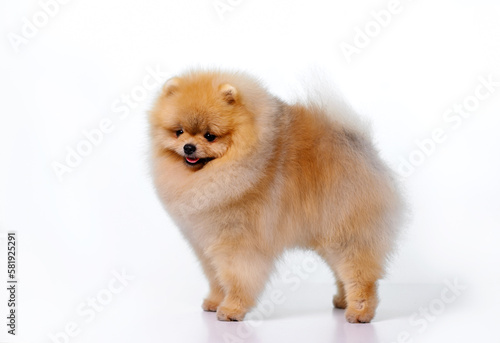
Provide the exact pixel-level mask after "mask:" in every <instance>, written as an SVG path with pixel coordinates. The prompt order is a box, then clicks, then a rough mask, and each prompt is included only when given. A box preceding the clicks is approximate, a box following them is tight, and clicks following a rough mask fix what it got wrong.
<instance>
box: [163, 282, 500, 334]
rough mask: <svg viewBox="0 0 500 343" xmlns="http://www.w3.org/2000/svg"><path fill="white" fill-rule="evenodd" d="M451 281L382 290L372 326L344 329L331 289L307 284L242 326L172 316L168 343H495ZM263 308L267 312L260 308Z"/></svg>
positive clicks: (198, 315) (194, 315) (196, 315)
mask: <svg viewBox="0 0 500 343" xmlns="http://www.w3.org/2000/svg"><path fill="white" fill-rule="evenodd" d="M460 287H461V285H460V284H459V283H458V284H456V285H455V286H454V285H453V280H450V281H449V282H448V283H445V282H443V284H434V285H429V284H422V285H415V284H396V285H394V284H382V285H381V286H380V298H381V302H380V306H379V308H378V311H377V315H376V317H375V319H374V320H373V322H372V323H371V324H349V323H347V322H346V321H345V319H344V311H343V310H338V309H334V308H332V306H331V305H330V300H331V296H332V291H333V290H332V288H333V287H331V286H329V285H326V284H307V285H304V286H303V287H301V288H300V289H298V290H296V291H291V290H286V291H285V293H284V298H285V299H286V300H285V301H284V302H283V303H282V304H275V305H274V306H273V305H270V304H272V303H271V302H269V301H267V302H266V299H267V300H269V297H270V292H269V291H268V292H266V293H265V294H264V296H263V297H262V300H261V308H260V309H259V308H257V309H256V310H254V311H252V312H251V313H250V314H249V315H247V318H250V319H251V320H247V321H245V322H239V323H236V322H219V321H217V319H216V315H215V314H214V313H206V312H202V311H199V310H197V309H194V310H193V311H191V312H190V311H187V312H183V313H181V314H179V313H177V314H175V315H172V316H171V317H170V318H169V319H168V322H167V323H165V324H166V326H167V327H168V330H167V333H166V334H167V335H168V336H169V337H170V338H172V340H171V341H172V342H209V343H212V342H248V343H254V342H342V343H375V342H377V343H378V342H387V343H395V342H397V343H403V342H405V343H407V342H472V341H479V339H482V341H483V342H500V339H499V338H497V339H496V340H494V339H495V338H494V333H493V329H492V327H491V326H488V325H485V326H484V327H481V324H480V321H479V318H477V316H475V315H474V314H473V313H471V312H470V309H468V308H467V307H468V306H467V294H466V293H465V295H464V293H463V290H462V289H460ZM264 303H267V307H266V306H263V304H264Z"/></svg>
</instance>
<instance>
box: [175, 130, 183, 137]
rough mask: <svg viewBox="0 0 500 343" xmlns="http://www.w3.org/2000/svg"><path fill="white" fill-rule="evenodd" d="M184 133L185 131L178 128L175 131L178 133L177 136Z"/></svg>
mask: <svg viewBox="0 0 500 343" xmlns="http://www.w3.org/2000/svg"><path fill="white" fill-rule="evenodd" d="M183 133H184V131H182V130H177V131H175V135H176V136H177V137H179V136H180V135H182V134H183Z"/></svg>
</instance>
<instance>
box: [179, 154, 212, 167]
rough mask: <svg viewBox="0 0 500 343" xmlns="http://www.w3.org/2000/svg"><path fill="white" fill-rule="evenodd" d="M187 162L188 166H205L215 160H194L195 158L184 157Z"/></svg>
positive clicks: (209, 158)
mask: <svg viewBox="0 0 500 343" xmlns="http://www.w3.org/2000/svg"><path fill="white" fill-rule="evenodd" d="M184 159H185V161H186V164H187V165H188V166H200V165H201V166H203V165H205V164H207V163H208V162H210V161H211V160H213V158H212V157H205V158H198V157H196V158H193V157H189V156H185V157H184Z"/></svg>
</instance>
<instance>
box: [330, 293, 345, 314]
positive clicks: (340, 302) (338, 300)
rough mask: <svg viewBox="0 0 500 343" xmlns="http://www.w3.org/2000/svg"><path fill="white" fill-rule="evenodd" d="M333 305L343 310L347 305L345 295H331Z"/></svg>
mask: <svg viewBox="0 0 500 343" xmlns="http://www.w3.org/2000/svg"><path fill="white" fill-rule="evenodd" d="M333 306H335V307H336V308H340V309H342V310H344V309H345V308H346V307H347V301H346V300H345V297H341V296H340V295H338V294H337V295H335V296H334V297H333Z"/></svg>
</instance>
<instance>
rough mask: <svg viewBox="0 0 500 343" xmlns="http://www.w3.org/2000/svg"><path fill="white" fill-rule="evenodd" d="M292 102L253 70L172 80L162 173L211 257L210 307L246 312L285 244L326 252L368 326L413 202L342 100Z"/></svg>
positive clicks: (168, 195) (339, 301) (167, 191)
mask: <svg viewBox="0 0 500 343" xmlns="http://www.w3.org/2000/svg"><path fill="white" fill-rule="evenodd" d="M327 103H328V99H326V101H325V102H324V103H323V102H321V101H319V102H310V101H309V102H308V103H305V104H300V103H298V104H287V103H285V102H283V101H281V100H279V99H278V98H276V97H275V96H273V95H272V94H270V93H269V92H268V91H267V90H266V89H265V88H264V87H263V86H262V85H261V84H260V83H259V82H258V81H257V80H255V79H253V78H252V77H250V76H248V75H246V74H244V73H232V72H219V71H200V70H198V71H190V72H187V73H185V74H184V75H181V76H179V77H174V78H172V79H170V80H168V81H167V82H166V83H165V85H164V86H163V89H162V92H161V94H160V96H159V98H158V99H157V101H156V103H155V105H154V107H153V109H152V111H151V113H150V125H151V127H150V130H151V137H152V149H153V152H152V155H153V161H152V163H153V167H152V168H153V178H154V182H155V186H156V189H157V193H158V195H159V197H160V198H161V200H162V202H163V205H164V206H165V208H166V210H167V212H168V213H169V214H170V216H171V217H172V218H173V220H174V221H175V223H176V224H177V225H178V227H179V228H180V230H181V232H182V234H183V235H184V236H185V238H186V239H187V240H188V241H189V243H190V244H191V246H192V248H193V250H194V252H195V253H196V255H197V257H198V258H199V260H200V261H201V265H202V267H203V270H204V273H205V275H206V277H207V278H208V281H209V286H210V292H209V294H208V295H207V297H206V298H205V300H204V301H203V304H202V308H203V309H204V310H205V311H216V312H217V318H218V319H219V320H223V321H240V320H243V318H244V317H245V314H246V313H247V312H248V311H249V310H250V309H251V308H252V307H253V306H254V305H255V303H256V299H257V297H258V296H259V294H260V292H261V291H262V290H263V288H264V286H265V283H266V280H267V279H268V277H269V274H270V273H271V271H272V270H273V265H274V261H275V260H276V259H277V258H278V257H280V256H281V255H282V253H283V251H284V250H285V249H289V248H294V247H298V248H304V249H313V250H315V251H316V252H317V253H318V254H319V255H320V256H321V257H322V258H323V259H324V260H325V261H326V262H327V264H328V265H329V266H330V267H331V269H332V271H333V273H334V276H335V278H336V284H337V294H336V295H335V296H334V297H333V304H334V306H335V307H337V308H341V309H346V311H345V317H346V319H347V321H349V322H351V323H368V322H370V321H371V320H372V318H373V317H374V315H375V309H376V307H377V303H378V297H377V280H379V279H380V278H381V277H382V276H383V274H384V268H385V264H386V262H387V258H388V256H389V255H390V252H391V250H392V247H393V244H394V240H395V236H396V234H397V226H399V224H398V220H397V219H398V218H399V214H400V212H401V199H400V196H399V193H398V190H397V186H396V183H395V181H394V179H393V176H392V172H391V171H390V170H389V168H388V167H387V166H386V165H385V164H384V163H383V162H382V160H381V159H380V158H379V156H378V153H377V151H376V150H375V148H374V146H373V144H372V142H371V138H370V136H369V134H367V133H366V132H365V131H364V129H363V128H362V127H361V126H357V125H354V124H353V123H352V122H350V121H349V120H348V119H346V118H345V115H343V114H342V113H338V110H337V109H336V108H334V107H333V106H330V105H327Z"/></svg>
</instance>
